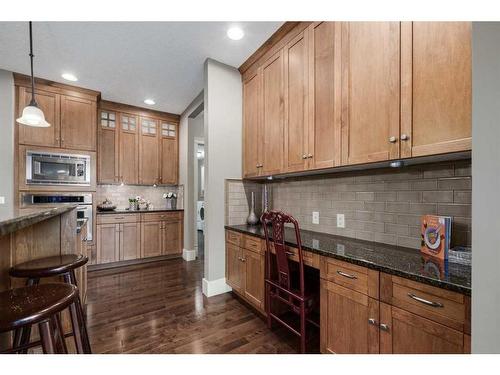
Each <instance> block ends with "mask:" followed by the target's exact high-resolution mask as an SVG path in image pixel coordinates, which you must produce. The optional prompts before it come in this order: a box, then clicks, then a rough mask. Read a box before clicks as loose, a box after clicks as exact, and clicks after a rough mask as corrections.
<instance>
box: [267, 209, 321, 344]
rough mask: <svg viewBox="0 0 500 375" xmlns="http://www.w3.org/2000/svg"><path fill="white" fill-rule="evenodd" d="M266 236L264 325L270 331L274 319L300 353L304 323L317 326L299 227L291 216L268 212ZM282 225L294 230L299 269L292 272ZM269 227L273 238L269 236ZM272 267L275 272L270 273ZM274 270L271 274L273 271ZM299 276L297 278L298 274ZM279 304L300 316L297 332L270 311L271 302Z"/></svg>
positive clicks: (304, 340)
mask: <svg viewBox="0 0 500 375" xmlns="http://www.w3.org/2000/svg"><path fill="white" fill-rule="evenodd" d="M261 222H262V225H263V227H264V233H265V236H266V247H267V249H266V250H267V251H266V274H265V297H266V313H267V325H268V327H269V328H272V321H273V320H276V321H277V322H279V323H280V324H282V325H283V326H285V327H286V328H288V329H289V330H290V331H292V332H293V333H294V334H296V335H297V336H299V338H300V351H301V353H305V351H306V338H307V336H306V324H307V322H310V323H312V324H314V325H315V326H317V327H318V326H319V325H318V323H317V322H315V321H314V320H312V319H310V315H311V313H312V311H313V308H314V306H315V304H316V301H317V294H316V293H309V292H308V289H309V288H307V289H306V285H305V280H304V261H303V256H302V242H301V239H300V231H299V224H298V222H297V220H295V218H294V217H293V216H291V215H287V214H285V213H283V212H280V211H268V212H265V213H264V214H263V215H262V217H261ZM285 224H292V225H293V228H294V230H295V238H296V242H297V249H298V257H299V261H298V267H295V268H298V269H296V270H295V272H293V270H292V267H291V263H290V262H291V261H290V260H289V259H288V256H289V255H292V254H293V253H291V252H289V251H287V249H286V247H285ZM269 226H272V236H271V235H270V233H269ZM273 246H274V250H275V253H276V261H275V262H271V254H272V253H271V250H272V247H273ZM273 268H274V270H273ZM273 271H274V272H273ZM297 274H298V275H297ZM275 300H277V301H280V302H282V303H283V304H284V305H285V306H287V307H288V310H289V311H291V312H293V313H294V314H296V315H298V316H299V319H300V328H299V329H296V328H294V327H292V325H291V324H290V323H288V322H286V321H285V320H283V319H282V318H281V317H280V316H279V315H277V314H275V313H274V312H273V311H272V302H273V301H275Z"/></svg>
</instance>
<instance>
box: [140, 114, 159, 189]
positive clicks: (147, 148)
mask: <svg viewBox="0 0 500 375" xmlns="http://www.w3.org/2000/svg"><path fill="white" fill-rule="evenodd" d="M139 127H140V137H139V138H140V145H139V183H140V184H144V185H153V184H157V183H159V177H160V176H159V155H158V154H159V149H160V145H159V134H158V133H159V129H158V121H157V120H155V119H152V118H148V117H140V126H139Z"/></svg>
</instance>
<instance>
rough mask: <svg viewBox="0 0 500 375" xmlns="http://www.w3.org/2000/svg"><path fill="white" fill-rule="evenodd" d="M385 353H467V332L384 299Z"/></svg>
mask: <svg viewBox="0 0 500 375" xmlns="http://www.w3.org/2000/svg"><path fill="white" fill-rule="evenodd" d="M380 323H381V324H383V325H384V327H386V328H385V329H382V330H381V332H380V353H382V354H391V353H393V354H463V353H464V334H463V333H462V332H459V331H456V330H454V329H452V328H449V327H447V326H444V325H442V324H439V323H436V322H433V321H432V320H429V319H426V318H424V317H421V316H418V315H416V314H413V313H410V312H408V311H405V310H402V309H399V308H397V307H394V306H390V305H387V304H385V303H380Z"/></svg>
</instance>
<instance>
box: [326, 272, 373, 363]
mask: <svg viewBox="0 0 500 375" xmlns="http://www.w3.org/2000/svg"><path fill="white" fill-rule="evenodd" d="M320 282H321V296H320V299H321V335H320V340H321V344H320V345H321V352H322V353H337V354H375V353H378V352H379V327H378V321H379V302H378V301H377V300H376V299H374V298H370V297H368V296H366V295H364V294H361V293H358V292H356V291H354V290H352V289H348V288H345V287H343V286H340V285H337V284H335V283H333V282H330V281H326V280H323V279H321V280H320ZM370 322H371V323H370Z"/></svg>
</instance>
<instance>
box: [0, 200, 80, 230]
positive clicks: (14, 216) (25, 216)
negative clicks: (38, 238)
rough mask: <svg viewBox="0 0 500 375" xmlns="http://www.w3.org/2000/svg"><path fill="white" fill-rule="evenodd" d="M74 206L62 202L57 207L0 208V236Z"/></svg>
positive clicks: (64, 211)
mask: <svg viewBox="0 0 500 375" xmlns="http://www.w3.org/2000/svg"><path fill="white" fill-rule="evenodd" d="M74 208H76V205H74V204H64V205H60V206H57V207H36V208H34V207H33V208H31V207H30V208H16V207H13V206H11V207H1V208H0V236H4V235H6V234H9V233H12V232H15V231H18V230H20V229H23V228H26V227H28V226H30V225H33V224H36V223H39V222H40V221H44V220H47V219H50V218H52V217H54V216H58V215H62V214H64V213H66V212H68V211H71V210H73V209H74Z"/></svg>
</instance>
